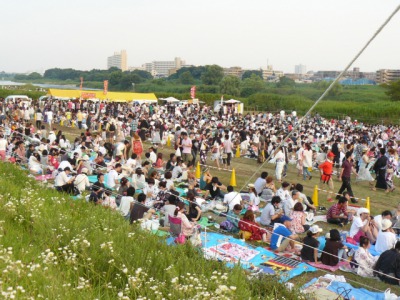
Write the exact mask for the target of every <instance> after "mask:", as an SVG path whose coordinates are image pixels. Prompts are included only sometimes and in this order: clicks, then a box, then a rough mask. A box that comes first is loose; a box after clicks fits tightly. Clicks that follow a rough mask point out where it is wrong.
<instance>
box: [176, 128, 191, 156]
mask: <svg viewBox="0 0 400 300" xmlns="http://www.w3.org/2000/svg"><path fill="white" fill-rule="evenodd" d="M181 135H182V140H181V145H179V147H182V148H183V150H182V160H183V161H184V162H185V164H187V163H188V162H189V161H191V160H192V140H191V139H189V137H188V134H187V133H186V132H182V134H181Z"/></svg>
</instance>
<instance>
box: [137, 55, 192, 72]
mask: <svg viewBox="0 0 400 300" xmlns="http://www.w3.org/2000/svg"><path fill="white" fill-rule="evenodd" d="M183 65H185V61H184V60H182V59H181V58H180V57H175V59H174V60H172V61H153V62H150V63H145V64H144V65H143V67H144V68H145V70H146V71H147V72H149V73H151V74H154V75H153V76H157V77H167V76H169V75H170V74H171V70H172V71H173V70H179V69H180V68H182V66H183Z"/></svg>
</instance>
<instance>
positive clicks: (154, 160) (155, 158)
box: [149, 151, 157, 164]
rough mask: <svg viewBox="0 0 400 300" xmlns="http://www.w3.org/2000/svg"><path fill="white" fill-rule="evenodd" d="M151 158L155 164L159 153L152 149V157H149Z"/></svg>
mask: <svg viewBox="0 0 400 300" xmlns="http://www.w3.org/2000/svg"><path fill="white" fill-rule="evenodd" d="M149 159H150V160H151V162H152V163H153V164H155V163H156V161H157V154H155V152H154V151H151V152H150V157H149Z"/></svg>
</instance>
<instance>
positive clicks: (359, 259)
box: [354, 236, 379, 277]
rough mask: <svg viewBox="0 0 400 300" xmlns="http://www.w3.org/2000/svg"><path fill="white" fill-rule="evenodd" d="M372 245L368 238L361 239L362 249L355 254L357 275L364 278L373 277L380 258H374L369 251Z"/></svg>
mask: <svg viewBox="0 0 400 300" xmlns="http://www.w3.org/2000/svg"><path fill="white" fill-rule="evenodd" d="M370 247H371V243H370V241H369V239H368V238H367V237H364V236H362V237H361V238H360V247H359V248H358V249H357V251H356V252H355V254H354V260H355V262H356V263H357V265H356V267H358V268H357V274H358V275H360V276H363V277H373V276H374V273H373V270H374V266H375V263H376V261H377V259H378V258H379V256H372V255H371V253H370V252H369V251H368V249H369V248H370Z"/></svg>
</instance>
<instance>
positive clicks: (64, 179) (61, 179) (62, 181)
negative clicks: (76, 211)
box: [54, 171, 69, 186]
mask: <svg viewBox="0 0 400 300" xmlns="http://www.w3.org/2000/svg"><path fill="white" fill-rule="evenodd" d="M68 181H69V178H68V176H67V173H65V172H64V171H63V172H61V173H59V174H58V175H57V176H56V179H55V181H54V186H63V185H66V184H67V183H68Z"/></svg>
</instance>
